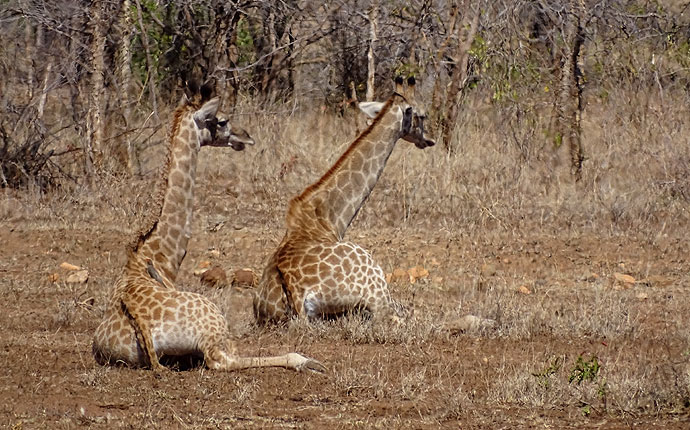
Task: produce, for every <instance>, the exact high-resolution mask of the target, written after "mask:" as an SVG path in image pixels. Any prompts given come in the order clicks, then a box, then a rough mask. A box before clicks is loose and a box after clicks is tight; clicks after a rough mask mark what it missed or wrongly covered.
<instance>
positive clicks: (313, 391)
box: [0, 223, 690, 429]
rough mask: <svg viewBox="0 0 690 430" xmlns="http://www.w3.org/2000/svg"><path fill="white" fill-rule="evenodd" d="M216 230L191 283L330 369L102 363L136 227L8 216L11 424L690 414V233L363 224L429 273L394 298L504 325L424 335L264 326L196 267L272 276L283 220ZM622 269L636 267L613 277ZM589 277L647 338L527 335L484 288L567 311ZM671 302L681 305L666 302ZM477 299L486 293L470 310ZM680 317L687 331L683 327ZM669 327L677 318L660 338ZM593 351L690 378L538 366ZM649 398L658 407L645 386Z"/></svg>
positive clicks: (415, 424) (310, 423)
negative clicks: (104, 323)
mask: <svg viewBox="0 0 690 430" xmlns="http://www.w3.org/2000/svg"><path fill="white" fill-rule="evenodd" d="M212 230H214V229H206V230H204V231H203V232H199V233H198V234H197V235H196V236H194V237H193V238H192V241H191V243H190V250H189V253H188V256H187V259H186V260H185V262H184V264H183V267H182V272H181V279H180V284H181V288H182V289H186V290H193V291H198V292H201V293H204V294H208V295H209V296H211V297H212V298H213V299H214V300H216V301H219V302H221V307H222V308H223V309H224V310H225V311H226V313H227V314H228V321H229V324H230V326H231V328H232V331H233V333H234V334H236V336H237V343H238V347H239V349H240V350H241V351H243V353H244V354H246V355H249V354H261V355H268V354H278V353H285V352H288V351H299V352H300V353H302V354H305V355H308V356H311V357H314V358H316V359H318V360H320V361H321V362H323V363H324V364H325V366H326V367H327V368H328V373H327V374H326V375H319V374H305V373H298V372H292V371H287V370H283V369H268V370H249V371H241V372H233V373H222V372H213V371H209V370H207V369H203V368H195V369H191V370H186V371H174V370H173V371H170V372H167V373H164V374H154V373H153V372H151V371H149V370H145V369H128V368H117V367H102V366H99V365H98V364H96V362H95V361H94V360H93V358H92V356H91V337H92V334H93V332H94V330H95V328H96V326H97V325H98V323H99V318H100V317H101V313H102V310H103V305H104V302H105V298H106V297H107V291H108V289H109V288H110V285H112V283H113V281H114V280H115V278H116V277H117V275H118V273H119V271H120V270H121V267H122V265H123V263H124V247H123V245H124V243H126V242H127V241H128V240H129V239H130V235H131V233H129V232H122V231H118V230H117V229H111V228H109V227H108V226H107V225H103V226H102V227H100V228H93V229H91V231H86V230H83V229H60V228H50V227H45V226H43V227H38V226H35V225H33V224H31V223H15V224H14V225H8V224H7V223H2V224H0V243H1V244H2V246H1V247H0V297H2V298H3V301H4V303H5V308H4V311H3V312H2V313H0V327H2V332H1V334H0V344H1V345H2V349H1V350H0V365H1V366H2V369H3V370H2V371H0V378H1V379H2V381H1V382H0V426H5V427H6V428H15V429H27V428H65V429H67V428H78V427H94V428H306V429H321V428H481V429H485V428H497V429H498V428H505V429H508V428H511V429H512V428H557V429H579V428H603V429H619V428H620V429H624V428H664V429H687V428H690V416H689V412H688V411H689V408H688V404H687V402H688V398H687V397H685V398H684V397H683V395H682V393H683V392H685V393H687V392H688V391H690V387H688V386H687V381H688V380H689V379H690V376H688V375H689V374H690V373H687V372H690V366H689V365H688V357H687V356H688V353H690V344H689V343H688V339H690V336H689V335H688V331H687V327H688V324H687V323H688V320H689V317H688V315H690V304H687V303H690V301H689V300H688V298H690V277H689V276H688V274H687V272H688V267H690V264H688V263H689V262H688V243H687V241H684V240H674V239H663V238H662V239H655V240H650V239H648V238H630V237H609V238H605V239H600V238H598V237H596V236H594V235H587V234H583V235H582V236H571V237H556V236H549V235H543V236H537V237H530V238H519V237H518V238H516V237H514V235H512V234H508V233H505V234H504V235H501V234H494V235H493V236H491V237H466V236H463V235H462V234H460V233H453V232H448V231H441V230H439V231H428V232H416V231H415V232H412V231H411V230H414V229H413V228H411V227H407V228H400V229H386V230H378V231H362V230H359V231H356V232H354V234H353V236H351V237H350V239H351V240H353V241H355V242H358V243H360V244H361V245H363V246H365V247H367V248H368V249H370V250H371V251H372V253H373V254H374V256H375V258H376V259H377V260H378V261H379V262H380V264H381V266H382V267H383V268H384V270H385V271H386V272H390V273H392V272H393V271H394V269H396V268H400V269H403V270H408V269H410V268H412V267H415V266H422V267H423V268H425V269H426V270H428V271H429V275H428V276H424V277H422V279H420V280H415V283H414V284H411V283H410V280H409V279H404V278H403V279H402V280H401V279H399V278H398V279H394V280H393V282H392V283H391V289H392V290H393V294H394V295H396V296H398V297H401V298H402V300H403V301H404V302H406V303H408V304H413V305H414V308H415V317H417V318H421V319H423V320H424V321H432V322H433V321H434V320H435V319H436V318H437V317H436V316H435V315H434V314H435V313H436V314H438V319H439V320H440V319H441V318H445V317H449V316H462V315H464V314H465V313H477V312H478V313H480V314H483V315H481V316H484V317H488V318H494V319H496V320H497V321H498V328H494V329H490V330H485V331H477V332H462V333H457V334H453V333H437V332H433V330H432V329H429V330H427V329H426V328H428V327H429V324H431V323H429V324H427V325H424V324H422V325H421V328H420V327H417V328H415V329H414V330H416V331H415V332H414V333H412V334H402V335H397V336H392V335H386V334H381V333H380V330H378V329H377V328H375V327H371V323H370V322H369V321H359V322H357V321H355V322H352V321H350V322H329V323H321V324H317V326H316V327H315V328H310V327H305V325H304V324H300V323H295V324H291V325H289V326H288V327H279V328H272V329H262V328H257V327H255V326H254V325H253V324H252V314H251V293H252V292H251V289H237V288H226V289H225V290H217V289H206V288H204V287H202V286H201V285H200V284H199V279H198V278H197V277H195V276H194V275H193V274H192V272H193V271H194V269H195V267H196V266H197V265H198V264H199V263H200V262H201V261H204V260H208V261H210V262H211V263H212V264H218V265H220V266H221V267H223V268H224V269H225V270H226V271H227V272H228V274H230V273H232V270H234V269H237V268H242V267H250V268H252V269H254V270H255V271H256V272H257V273H258V274H260V271H261V262H262V261H263V259H264V258H265V257H266V256H267V255H268V253H269V252H270V251H271V250H272V248H273V246H275V244H276V243H277V241H278V240H279V239H280V236H281V235H282V231H280V230H276V229H271V228H264V227H261V226H254V227H250V228H242V229H236V228H234V227H233V226H229V225H228V226H221V228H219V229H218V228H216V229H215V230H217V231H212ZM63 262H69V263H71V264H74V265H77V266H80V267H83V268H86V269H87V270H88V273H89V276H88V281H86V282H85V283H78V282H76V283H72V282H67V277H68V276H69V275H70V274H72V272H73V271H69V270H67V269H63V268H60V267H59V266H60V264H61V263H63ZM398 272H399V273H400V270H399V271H398ZM615 273H619V275H618V276H619V278H620V275H626V274H627V275H628V276H631V277H632V278H633V279H634V281H633V282H627V281H626V279H625V278H621V279H617V278H616V275H615ZM628 280H629V279H628ZM594 290H596V291H599V293H598V294H600V295H601V294H603V295H605V296H606V297H607V300H608V299H611V303H612V304H615V303H617V302H618V300H617V298H618V297H620V299H621V300H623V301H624V302H625V303H632V304H633V305H630V306H633V307H634V309H631V311H630V315H634V316H635V321H633V322H631V323H630V325H631V326H634V327H636V328H635V330H637V331H636V332H635V333H636V334H635V335H630V336H626V335H625V334H620V336H609V337H606V336H605V335H604V334H602V333H608V332H606V331H605V330H604V329H602V330H601V331H597V330H594V332H593V333H592V334H590V335H587V333H585V334H584V335H582V336H580V335H579V334H578V333H580V331H578V329H572V331H568V330H569V329H567V328H563V329H559V328H552V329H550V330H549V329H545V328H529V327H528V328H525V332H524V333H522V334H520V333H518V331H519V330H517V329H512V331H511V327H512V326H511V322H510V319H511V315H510V314H509V312H507V311H505V310H504V311H502V310H501V309H498V308H499V307H500V306H497V307H496V308H492V307H491V306H492V305H491V303H487V302H491V301H492V300H493V299H490V300H484V299H481V297H482V296H485V295H490V294H494V295H495V297H497V299H496V300H499V299H500V300H503V302H501V303H507V304H509V305H510V304H511V303H513V304H515V305H514V306H516V307H515V309H523V310H524V309H534V311H535V312H539V311H540V309H546V308H545V307H544V306H545V305H543V303H546V302H547V301H548V302H549V303H554V302H555V303H558V302H559V301H560V302H561V304H560V305H559V306H561V307H562V309H563V311H564V312H567V311H568V309H569V307H570V306H580V305H581V304H582V303H583V301H582V300H579V299H578V297H594V296H587V294H588V293H587V291H594ZM468 291H471V294H470V293H468ZM581 294H582V296H580V295H581ZM593 300H594V299H593ZM671 301H672V302H671ZM668 303H672V304H673V306H672V307H671V309H672V312H671V313H672V314H673V315H669V312H667V311H668V308H667V309H664V308H665V307H666V306H667V305H668ZM679 303H680V304H679ZM683 303H685V304H686V305H684V306H685V307H683V305H682V304H683ZM474 304H481V306H483V307H482V308H481V309H474V310H473V309H471V307H472V306H473V305H474ZM510 306H513V305H510ZM612 306H613V305H612ZM625 306H628V305H625ZM549 309H550V308H549ZM633 310H634V311H635V312H633ZM640 310H643V311H640ZM502 312H503V313H502ZM549 312H550V311H549ZM612 312H618V311H616V310H612ZM626 312H628V311H627V310H624V311H623V312H622V313H621V315H625V314H626ZM683 312H685V315H683ZM424 318H426V319H424ZM549 318H555V317H552V316H551V317H544V318H542V320H543V321H546V322H547V323H548V321H552V320H551V319H549ZM553 321H556V320H555V319H554V320H553ZM566 322H567V319H566ZM683 323H685V327H686V328H685V329H684V330H685V331H683V330H682V328H679V327H678V326H680V325H682V324H683ZM353 324H354V325H357V324H359V326H361V327H355V328H353ZM425 324H426V323H425ZM583 324H584V323H583ZM676 329H677V332H676V331H673V330H676ZM377 330H378V331H377ZM411 330H413V329H411ZM659 330H661V331H663V330H671V331H670V332H669V333H670V334H668V335H666V336H657V335H656V333H658V332H659ZM583 331H586V330H585V329H583ZM362 333H363V334H362ZM377 333H378V334H377ZM590 354H591V355H596V356H598V357H599V359H600V361H601V363H603V364H602V369H606V371H607V372H608V373H607V375H608V376H609V384H612V382H611V381H614V380H615V379H616V374H615V372H616V369H617V367H616V366H620V368H621V369H623V366H624V365H625V363H628V362H630V363H632V366H633V368H631V369H626V371H629V372H630V373H631V374H632V375H633V378H632V379H634V375H636V374H638V375H640V377H641V378H642V377H645V378H647V379H649V377H652V376H654V375H655V373H654V372H658V373H659V376H658V378H659V379H660V381H661V383H660V384H661V385H662V386H663V385H664V384H668V385H673V384H676V385H678V384H680V386H678V387H676V389H675V391H672V393H671V394H668V393H667V392H664V393H661V392H660V393H658V394H655V393H644V392H643V391H644V389H643V388H638V389H631V390H630V391H629V392H627V393H626V392H625V391H623V390H622V389H620V390H618V391H615V387H613V386H611V387H612V388H610V391H611V394H610V395H609V400H608V403H607V404H606V403H604V401H603V400H602V398H601V397H598V396H597V395H595V394H591V393H592V392H593V391H592V390H596V384H597V382H595V383H592V384H594V388H593V389H592V390H590V391H586V390H585V389H584V388H582V387H584V386H585V385H587V383H588V382H587V381H585V382H583V383H582V385H581V386H579V387H577V386H575V384H574V383H571V384H568V382H567V381H561V386H563V387H565V389H569V390H571V391H570V392H574V393H576V394H575V395H571V394H568V395H558V394H556V395H551V397H549V395H548V392H547V391H544V393H546V394H544V393H542V392H540V389H541V388H540V383H539V379H538V376H536V374H538V373H539V372H540V371H541V370H542V369H544V368H545V366H547V365H548V364H549V363H550V362H551V358H552V357H563V358H564V362H565V363H567V365H566V366H564V369H565V370H562V371H561V372H566V373H565V374H564V375H566V376H563V377H562V379H567V375H568V372H569V371H570V368H571V367H572V363H574V362H575V358H576V357H578V356H583V357H585V358H587V357H589V356H590ZM646 354H647V355H649V356H650V357H651V358H650V359H649V360H651V362H653V363H655V364H654V365H653V366H650V367H642V368H634V366H636V364H635V363H642V361H636V360H637V356H641V355H646ZM649 360H648V361H644V363H648V362H650V361H649ZM669 369H670V370H669ZM684 372H686V373H684ZM571 373H572V372H571ZM650 375H651V376H650ZM673 375H675V376H673ZM547 377H548V375H547V376H546V377H545V378H547ZM654 377H656V376H654ZM544 380H546V379H544ZM520 381H523V382H520ZM554 381H555V380H554ZM596 381H599V382H598V383H599V386H601V384H604V383H603V382H601V381H602V380H601V379H597V380H596ZM520 384H523V385H524V387H523V386H521V385H520ZM547 385H548V383H547V384H545V385H544V387H545V388H544V390H546V387H547ZM629 386H630V387H635V385H634V383H631V384H630V385H629ZM502 387H503V388H502ZM640 387H642V385H640ZM578 390H580V391H578ZM588 390H589V389H588ZM564 392H565V391H564ZM511 393H512V394H511ZM577 393H580V394H581V395H580V396H578V395H577ZM674 393H675V394H674ZM679 393H680V394H679ZM523 394H524V398H523ZM655 395H656V396H658V397H659V402H658V404H653V403H655V402H654V401H650V402H651V403H645V402H647V401H646V400H645V401H644V402H642V403H641V404H636V403H635V402H634V399H633V397H635V396H639V397H644V398H645V399H647V398H651V399H653V398H654V396H655ZM631 405H636V406H631Z"/></svg>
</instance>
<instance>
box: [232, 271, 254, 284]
mask: <svg viewBox="0 0 690 430" xmlns="http://www.w3.org/2000/svg"><path fill="white" fill-rule="evenodd" d="M256 284H257V277H256V274H255V273H254V271H253V270H252V269H247V268H244V269H237V270H235V272H234V273H233V276H232V286H233V287H243V288H253V287H255V286H256Z"/></svg>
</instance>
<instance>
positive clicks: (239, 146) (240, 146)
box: [230, 142, 246, 151]
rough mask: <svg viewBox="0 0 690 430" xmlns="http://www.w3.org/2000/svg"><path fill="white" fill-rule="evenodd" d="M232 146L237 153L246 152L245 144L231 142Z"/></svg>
mask: <svg viewBox="0 0 690 430" xmlns="http://www.w3.org/2000/svg"><path fill="white" fill-rule="evenodd" d="M230 146H231V147H232V149H234V150H235V151H242V150H244V148H245V147H246V145H245V144H244V142H230Z"/></svg>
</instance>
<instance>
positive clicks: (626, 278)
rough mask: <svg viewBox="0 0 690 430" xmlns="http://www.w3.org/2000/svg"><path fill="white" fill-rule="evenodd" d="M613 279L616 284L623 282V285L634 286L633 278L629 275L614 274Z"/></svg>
mask: <svg viewBox="0 0 690 430" xmlns="http://www.w3.org/2000/svg"><path fill="white" fill-rule="evenodd" d="M613 277H614V278H616V281H618V282H623V283H625V284H634V283H635V278H633V277H632V276H630V275H625V274H623V273H618V272H616V273H614V274H613Z"/></svg>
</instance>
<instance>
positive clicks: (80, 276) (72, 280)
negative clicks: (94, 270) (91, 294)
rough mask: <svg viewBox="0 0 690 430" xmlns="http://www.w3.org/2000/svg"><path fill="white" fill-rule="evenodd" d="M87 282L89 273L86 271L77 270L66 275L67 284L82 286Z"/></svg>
mask: <svg viewBox="0 0 690 430" xmlns="http://www.w3.org/2000/svg"><path fill="white" fill-rule="evenodd" d="M88 280H89V271H88V270H86V269H81V270H77V271H76V272H72V273H70V274H69V275H67V278H65V282H67V283H68V284H84V283H86V281H88Z"/></svg>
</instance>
